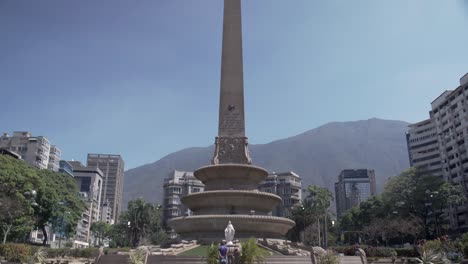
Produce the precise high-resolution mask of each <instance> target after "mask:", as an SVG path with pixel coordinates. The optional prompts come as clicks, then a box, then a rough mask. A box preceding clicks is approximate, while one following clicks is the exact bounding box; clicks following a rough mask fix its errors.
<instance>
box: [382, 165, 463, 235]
mask: <svg viewBox="0 0 468 264" xmlns="http://www.w3.org/2000/svg"><path fill="white" fill-rule="evenodd" d="M382 196H383V199H384V200H386V201H387V203H388V204H392V205H394V207H393V210H392V211H393V212H396V213H397V214H398V215H399V216H401V217H414V218H419V219H421V221H420V223H421V225H422V228H423V230H424V236H425V238H427V239H429V238H431V237H433V236H438V235H440V234H441V231H440V227H441V226H442V224H443V220H442V219H443V218H444V217H443V215H444V214H445V212H446V211H445V210H446V208H448V207H449V206H450V205H455V204H459V203H462V202H464V201H465V200H466V198H465V196H464V195H463V189H462V187H461V186H459V185H455V184H451V183H445V182H444V180H443V179H442V178H440V177H437V176H433V175H430V174H427V173H426V172H425V171H421V170H418V169H416V168H410V169H408V170H406V171H403V172H402V173H401V174H400V175H399V176H397V177H392V178H390V179H389V181H388V183H387V185H386V186H385V191H384V193H383V194H382Z"/></svg>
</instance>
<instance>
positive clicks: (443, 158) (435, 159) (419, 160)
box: [407, 74, 468, 232]
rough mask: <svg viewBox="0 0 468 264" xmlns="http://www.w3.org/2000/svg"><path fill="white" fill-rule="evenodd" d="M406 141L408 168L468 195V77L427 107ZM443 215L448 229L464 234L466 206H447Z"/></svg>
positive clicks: (466, 225)
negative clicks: (425, 117)
mask: <svg viewBox="0 0 468 264" xmlns="http://www.w3.org/2000/svg"><path fill="white" fill-rule="evenodd" d="M418 124H428V125H427V126H426V128H425V129H423V128H422V126H421V127H418ZM429 124H430V125H429ZM424 130H427V131H424ZM407 140H408V152H409V158H410V163H411V165H412V166H415V167H418V168H420V169H423V170H425V171H427V172H429V173H431V174H433V175H435V176H440V177H442V178H443V179H444V180H445V181H447V182H453V183H458V184H461V185H462V186H463V188H464V189H465V192H466V191H468V153H467V149H468V74H466V75H465V76H463V77H462V78H461V79H460V86H458V87H457V88H456V89H455V90H448V91H445V92H443V93H442V94H441V95H440V96H439V97H437V98H436V99H435V100H434V101H433V102H432V103H431V111H430V112H429V119H428V120H425V121H422V122H419V123H416V124H412V125H410V126H409V131H408V133H407ZM447 214H448V219H449V221H450V226H451V229H453V230H458V231H461V232H466V231H468V204H463V205H460V206H451V207H450V208H449V209H448V210H447Z"/></svg>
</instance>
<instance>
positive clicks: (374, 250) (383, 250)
mask: <svg viewBox="0 0 468 264" xmlns="http://www.w3.org/2000/svg"><path fill="white" fill-rule="evenodd" d="M363 249H364V251H365V252H366V255H367V256H368V257H384V258H394V257H396V256H397V252H396V251H395V249H393V248H389V247H366V248H363Z"/></svg>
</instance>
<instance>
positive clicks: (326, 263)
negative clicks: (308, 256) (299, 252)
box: [318, 249, 340, 264]
mask: <svg viewBox="0 0 468 264" xmlns="http://www.w3.org/2000/svg"><path fill="white" fill-rule="evenodd" d="M318 261H319V263H320V264H339V263H340V257H339V256H338V254H336V252H335V251H333V250H330V249H329V250H327V251H326V252H325V254H321V255H319V257H318Z"/></svg>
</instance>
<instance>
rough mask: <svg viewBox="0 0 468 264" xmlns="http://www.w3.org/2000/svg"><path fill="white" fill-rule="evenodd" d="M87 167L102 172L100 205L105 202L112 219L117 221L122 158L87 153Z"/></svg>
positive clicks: (121, 189) (120, 199) (120, 190)
mask: <svg viewBox="0 0 468 264" xmlns="http://www.w3.org/2000/svg"><path fill="white" fill-rule="evenodd" d="M87 166H88V167H95V168H99V169H100V170H101V171H102V173H103V186H102V194H101V206H102V205H103V204H104V203H106V204H107V205H108V206H110V208H111V209H112V220H113V221H118V218H119V215H120V213H121V207H122V191H123V177H124V167H125V164H124V160H123V159H122V157H121V156H120V155H112V154H88V159H87Z"/></svg>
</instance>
